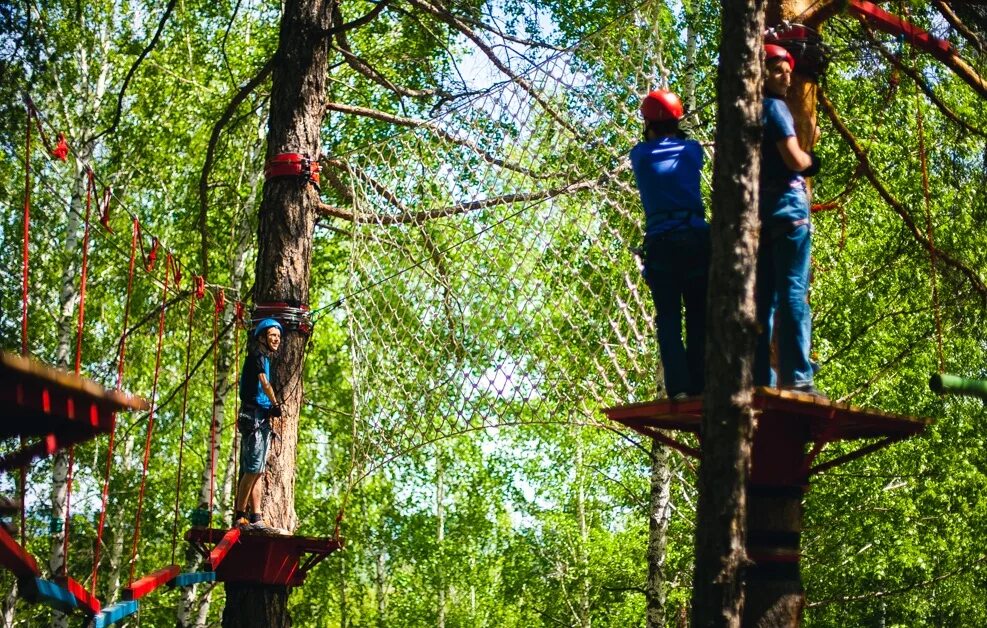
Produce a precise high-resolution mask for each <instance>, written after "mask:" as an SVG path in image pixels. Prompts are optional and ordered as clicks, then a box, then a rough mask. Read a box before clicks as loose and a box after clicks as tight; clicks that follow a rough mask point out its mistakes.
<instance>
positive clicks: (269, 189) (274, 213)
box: [223, 0, 332, 628]
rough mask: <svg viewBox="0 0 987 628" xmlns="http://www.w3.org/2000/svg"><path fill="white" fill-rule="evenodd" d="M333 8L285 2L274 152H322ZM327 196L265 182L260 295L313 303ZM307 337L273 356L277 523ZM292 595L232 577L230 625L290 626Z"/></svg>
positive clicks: (226, 622)
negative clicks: (315, 256) (316, 242)
mask: <svg viewBox="0 0 987 628" xmlns="http://www.w3.org/2000/svg"><path fill="white" fill-rule="evenodd" d="M331 8H332V3H331V2H330V1H329V0H287V1H286V2H285V3H284V8H283V13H282V16H281V27H280V34H279V45H278V51H277V53H276V57H275V62H274V68H273V73H272V89H271V112H270V118H269V122H268V135H267V157H268V158H271V157H273V156H275V155H278V154H281V153H303V154H308V155H310V156H311V157H312V158H313V159H314V158H318V155H319V152H320V149H321V142H320V131H321V127H322V120H323V116H324V110H325V100H326V98H325V93H326V73H327V56H328V49H329V37H328V36H327V31H328V30H329V27H330V25H331V22H332V18H331V13H332V11H331ZM319 202H320V201H319V197H318V194H317V192H316V191H315V189H314V188H313V187H312V186H310V185H307V184H305V183H303V182H300V181H299V180H298V179H297V178H285V177H281V178H274V179H270V180H268V181H266V182H265V183H264V193H263V200H262V201H261V206H260V219H259V225H258V233H257V241H258V247H259V249H258V254H257V264H256V272H255V284H254V302H255V303H272V302H287V303H299V304H308V302H309V283H310V272H311V265H312V233H313V230H314V228H315V218H316V207H317V206H318V204H319ZM306 341H307V338H306V336H305V335H304V334H302V333H301V332H299V331H297V330H292V329H285V332H284V334H283V340H282V347H281V350H280V352H279V354H278V355H276V356H275V358H274V360H273V361H272V372H273V376H274V381H275V382H277V383H278V385H279V388H280V390H278V391H277V392H278V394H279V396H280V401H281V403H282V410H283V413H284V417H283V419H282V421H281V439H282V441H281V445H282V446H281V451H280V455H278V456H271V458H270V459H269V461H268V470H267V473H266V477H265V478H264V482H265V484H264V505H263V509H264V514H265V517H266V518H267V519H268V520H269V521H270V525H273V526H274V527H278V528H284V529H287V530H294V529H295V528H296V527H297V515H296V513H295V456H296V447H297V442H298V411H299V407H300V406H301V401H302V379H301V378H302V365H303V362H304V358H305V345H306ZM287 600H288V589H287V587H263V586H259V585H252V584H236V585H234V584H233V583H227V585H226V607H225V609H224V612H223V626H224V627H226V628H234V627H236V628H239V627H255V626H256V627H258V628H259V627H262V626H263V627H265V628H266V627H268V626H270V627H272V628H276V627H281V626H284V627H286V626H290V625H291V619H290V617H289V615H288V612H287Z"/></svg>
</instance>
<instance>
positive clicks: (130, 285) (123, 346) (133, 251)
mask: <svg viewBox="0 0 987 628" xmlns="http://www.w3.org/2000/svg"><path fill="white" fill-rule="evenodd" d="M138 235H140V223H138V222H137V219H136V218H134V219H133V220H132V227H131V237H130V266H129V269H128V271H127V296H126V298H125V300H124V306H123V332H122V333H121V335H120V350H119V353H118V354H117V390H121V389H122V388H123V372H124V361H125V357H126V355H127V323H128V322H129V320H130V305H131V302H132V301H133V295H134V268H135V267H136V266H137V237H138ZM116 432H117V422H116V416H114V417H113V427H112V428H111V429H110V438H109V442H108V443H107V446H106V472H105V474H104V476H103V492H102V496H101V506H100V511H99V528H98V529H97V531H96V546H95V548H94V549H93V575H92V587H91V589H90V590H91V591H92V592H93V594H95V593H96V583H97V574H98V573H99V553H100V548H101V547H102V546H103V531H104V529H105V527H106V503H107V501H108V500H109V497H110V475H111V470H112V469H113V448H114V444H115V441H116Z"/></svg>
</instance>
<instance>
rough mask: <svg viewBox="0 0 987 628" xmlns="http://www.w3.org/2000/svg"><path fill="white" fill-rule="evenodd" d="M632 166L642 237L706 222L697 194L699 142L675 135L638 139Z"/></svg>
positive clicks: (632, 157) (700, 154)
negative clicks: (641, 217) (640, 216)
mask: <svg viewBox="0 0 987 628" xmlns="http://www.w3.org/2000/svg"><path fill="white" fill-rule="evenodd" d="M631 167H632V168H634V178H635V179H637V189H638V192H639V193H640V194H641V205H643V206H644V217H645V224H644V235H645V237H647V236H652V235H658V234H661V233H667V232H669V231H675V230H679V229H685V228H686V227H696V228H702V227H705V226H706V220H705V219H704V217H703V199H702V196H700V194H699V172H700V171H701V170H702V167H703V149H702V146H700V145H699V142H697V141H695V140H683V139H679V138H677V137H662V138H659V139H657V140H651V141H648V142H641V143H639V144H638V145H637V146H635V147H634V148H633V149H631Z"/></svg>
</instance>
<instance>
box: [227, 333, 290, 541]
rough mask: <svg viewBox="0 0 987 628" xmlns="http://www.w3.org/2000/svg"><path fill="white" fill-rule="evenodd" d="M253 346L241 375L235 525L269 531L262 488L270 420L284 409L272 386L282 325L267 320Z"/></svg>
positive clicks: (249, 348) (248, 351)
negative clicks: (238, 467)
mask: <svg viewBox="0 0 987 628" xmlns="http://www.w3.org/2000/svg"><path fill="white" fill-rule="evenodd" d="M253 336H254V342H252V343H250V346H249V347H248V349H247V357H246V358H245V359H244V361H243V369H242V370H241V371H240V391H239V392H240V403H241V404H242V405H241V408H240V416H238V417H237V429H238V430H239V431H240V433H241V434H242V435H243V438H242V440H241V442H240V481H239V483H238V484H237V491H236V513H235V515H234V517H233V525H234V526H235V527H239V528H241V529H249V530H267V529H268V528H267V526H266V525H265V524H264V516H263V515H262V514H261V499H262V497H263V484H262V483H261V481H260V478H261V476H263V475H264V469H265V468H266V466H267V451H268V448H269V447H270V444H271V434H272V430H271V417H279V416H281V406H280V404H279V403H278V399H277V397H276V396H275V394H274V386H273V385H272V383H271V356H273V355H274V354H275V353H277V351H278V349H279V348H280V346H281V323H279V322H277V321H276V320H274V319H273V318H265V319H263V320H262V321H260V322H259V323H257V326H256V327H255V328H254V333H253Z"/></svg>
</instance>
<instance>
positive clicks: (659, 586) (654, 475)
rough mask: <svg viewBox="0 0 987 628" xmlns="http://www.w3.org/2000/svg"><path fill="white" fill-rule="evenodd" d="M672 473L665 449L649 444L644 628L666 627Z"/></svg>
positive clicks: (656, 444)
mask: <svg viewBox="0 0 987 628" xmlns="http://www.w3.org/2000/svg"><path fill="white" fill-rule="evenodd" d="M671 489H672V472H671V469H670V468H669V466H668V448H667V447H665V446H664V445H662V444H661V443H659V442H658V441H652V443H651V502H650V505H649V506H650V513H649V515H650V516H649V517H648V519H649V521H648V582H647V586H646V587H645V592H646V597H647V604H648V606H647V616H646V619H647V628H663V627H664V626H665V594H666V587H665V548H666V546H667V545H668V522H669V519H670V518H671V514H672V510H671V503H672V500H671V497H672V490H671Z"/></svg>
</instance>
